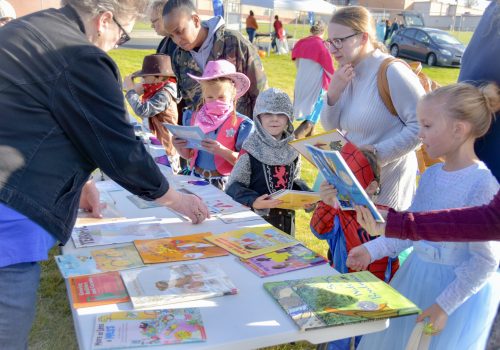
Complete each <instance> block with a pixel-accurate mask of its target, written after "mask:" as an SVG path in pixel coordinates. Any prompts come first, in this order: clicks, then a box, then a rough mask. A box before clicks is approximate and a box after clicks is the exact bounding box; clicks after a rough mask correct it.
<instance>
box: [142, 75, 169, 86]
mask: <svg viewBox="0 0 500 350" xmlns="http://www.w3.org/2000/svg"><path fill="white" fill-rule="evenodd" d="M163 79H164V78H163V77H157V76H156V75H145V76H143V77H142V81H143V83H144V84H156V83H161V82H162V81H163Z"/></svg>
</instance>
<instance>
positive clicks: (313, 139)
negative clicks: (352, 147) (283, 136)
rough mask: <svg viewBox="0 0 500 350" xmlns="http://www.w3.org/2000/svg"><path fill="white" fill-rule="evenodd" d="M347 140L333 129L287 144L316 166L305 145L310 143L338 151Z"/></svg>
mask: <svg viewBox="0 0 500 350" xmlns="http://www.w3.org/2000/svg"><path fill="white" fill-rule="evenodd" d="M347 142H348V141H347V139H346V138H345V136H344V135H343V134H342V133H341V132H340V131H339V130H337V129H333V130H330V131H327V132H324V133H321V134H315V135H312V136H309V137H305V138H302V139H298V140H293V141H290V142H289V144H290V146H292V147H293V148H295V149H296V150H297V152H299V153H300V154H302V155H303V156H304V157H305V158H306V159H307V160H308V161H309V162H311V164H312V165H314V166H316V164H315V163H314V161H313V159H312V156H311V153H310V152H309V150H308V149H307V147H306V145H311V146H314V147H316V148H319V149H322V150H325V151H340V150H341V149H342V147H344V145H345V144H346V143H347Z"/></svg>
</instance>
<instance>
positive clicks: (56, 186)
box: [0, 0, 208, 349]
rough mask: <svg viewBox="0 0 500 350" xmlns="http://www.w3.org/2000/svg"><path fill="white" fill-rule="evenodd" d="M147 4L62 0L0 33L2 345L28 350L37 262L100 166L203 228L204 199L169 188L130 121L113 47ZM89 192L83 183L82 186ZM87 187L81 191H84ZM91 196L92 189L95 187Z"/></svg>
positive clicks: (91, 204)
mask: <svg viewBox="0 0 500 350" xmlns="http://www.w3.org/2000/svg"><path fill="white" fill-rule="evenodd" d="M147 2H148V1H147V0H64V1H63V7H62V8H60V9H48V10H44V11H40V12H36V13H33V14H30V15H28V16H24V17H22V18H19V19H16V20H13V21H12V22H11V23H9V25H7V26H4V27H2V29H1V30H0V42H1V43H2V44H1V45H0V111H1V112H0V344H1V345H0V347H1V348H2V349H26V348H27V345H28V344H27V341H28V335H29V331H30V329H31V325H32V323H33V318H34V315H35V306H36V300H37V297H36V294H37V289H38V285H39V278H40V266H39V263H38V262H39V261H42V260H46V259H47V255H48V251H49V249H50V248H51V247H52V246H54V244H55V243H56V242H57V241H59V242H61V243H62V244H65V243H66V242H67V241H68V239H69V238H70V235H71V230H72V227H73V225H74V223H75V219H76V215H77V210H78V205H79V202H80V204H81V205H83V206H84V207H85V208H86V209H89V210H92V213H93V214H94V215H95V216H99V208H98V206H99V197H98V194H97V193H96V190H95V186H94V187H93V186H92V185H91V184H90V183H88V182H87V181H88V179H89V176H90V173H91V172H92V171H93V170H94V169H96V168H97V167H99V168H100V169H101V170H102V171H104V172H105V173H106V174H107V175H108V176H109V177H111V178H112V179H113V180H115V181H116V182H117V183H118V184H120V185H121V186H122V187H124V188H126V189H127V190H129V191H130V192H132V193H134V194H136V195H139V196H141V197H142V198H144V199H147V200H151V201H152V200H155V201H156V202H157V203H159V204H162V205H165V206H168V207H170V208H173V209H175V210H177V211H180V212H182V213H184V214H185V215H187V216H189V217H190V218H191V220H192V221H193V223H199V222H202V221H203V220H204V219H205V218H206V217H207V216H208V213H207V208H206V206H205V205H204V204H203V203H202V202H201V201H200V199H199V198H197V197H196V196H193V195H187V194H181V193H179V192H177V191H175V190H174V189H173V188H171V187H169V184H168V182H167V180H166V179H165V177H164V176H163V174H162V173H161V172H160V170H159V168H158V166H157V165H156V164H155V163H154V161H153V159H152V158H151V156H150V155H149V154H148V152H147V151H146V149H145V148H144V146H143V144H142V142H140V141H139V140H136V138H135V135H134V132H133V128H132V126H131V125H130V124H129V123H128V121H127V111H126V109H125V104H124V97H123V93H122V87H121V82H120V74H119V71H118V67H117V66H116V64H115V63H114V62H113V60H112V59H111V57H110V56H108V55H107V54H106V52H107V51H109V50H111V49H113V48H115V47H116V46H117V45H121V44H123V43H125V42H126V41H127V40H129V39H130V38H129V35H128V33H129V32H130V31H131V30H132V27H133V25H134V22H135V19H136V17H137V16H138V14H140V13H141V11H142V10H143V8H144V6H145V5H147ZM84 186H85V187H84ZM82 189H83V191H82ZM92 190H93V191H92Z"/></svg>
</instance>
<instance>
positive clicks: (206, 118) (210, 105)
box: [194, 100, 233, 134]
mask: <svg viewBox="0 0 500 350" xmlns="http://www.w3.org/2000/svg"><path fill="white" fill-rule="evenodd" d="M232 112H233V104H232V103H227V102H225V101H219V100H215V101H211V102H206V103H205V104H204V105H203V106H202V107H201V109H200V110H199V111H198V112H197V113H196V119H195V121H194V125H197V126H199V127H200V129H201V131H203V132H204V133H205V134H208V133H209V132H210V131H214V130H217V129H218V128H219V126H221V125H222V123H224V122H225V121H226V119H227V118H228V117H229V116H231V113H232Z"/></svg>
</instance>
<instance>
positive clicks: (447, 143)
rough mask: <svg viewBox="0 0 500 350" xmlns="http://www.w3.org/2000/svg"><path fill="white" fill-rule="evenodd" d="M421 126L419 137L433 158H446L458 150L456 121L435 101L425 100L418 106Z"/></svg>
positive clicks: (418, 117)
mask: <svg viewBox="0 0 500 350" xmlns="http://www.w3.org/2000/svg"><path fill="white" fill-rule="evenodd" d="M417 119H418V123H419V125H420V130H419V133H418V137H419V138H420V139H421V140H422V143H423V144H424V145H425V148H426V151H427V153H428V154H429V156H430V157H431V158H438V157H445V156H446V155H447V154H449V153H450V152H453V151H454V150H455V149H457V148H458V146H459V145H458V144H457V141H458V140H457V138H455V137H454V129H455V125H454V124H455V121H454V120H453V119H451V118H450V117H448V116H447V115H446V111H445V108H444V105H443V104H442V103H440V102H439V101H435V100H426V101H425V100H424V101H422V102H421V103H419V104H418V106H417Z"/></svg>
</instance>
